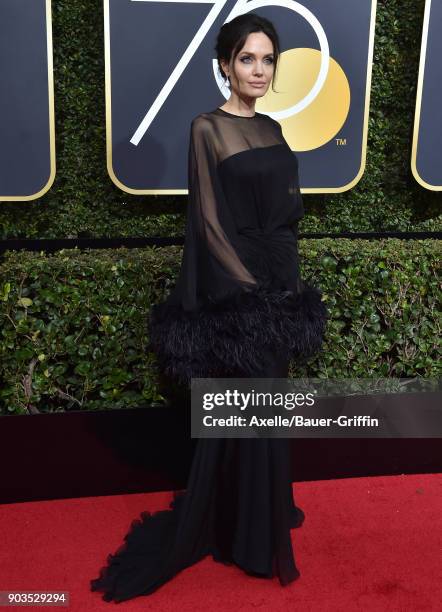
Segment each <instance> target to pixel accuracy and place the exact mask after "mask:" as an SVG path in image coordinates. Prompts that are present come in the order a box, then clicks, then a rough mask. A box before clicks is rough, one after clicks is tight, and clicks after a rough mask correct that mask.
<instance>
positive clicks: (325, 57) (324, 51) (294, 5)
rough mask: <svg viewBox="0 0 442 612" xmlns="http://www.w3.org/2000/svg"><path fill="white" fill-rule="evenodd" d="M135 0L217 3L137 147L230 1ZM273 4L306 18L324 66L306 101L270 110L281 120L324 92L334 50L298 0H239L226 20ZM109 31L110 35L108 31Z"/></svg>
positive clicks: (139, 131)
mask: <svg viewBox="0 0 442 612" xmlns="http://www.w3.org/2000/svg"><path fill="white" fill-rule="evenodd" d="M131 1H132V2H156V3H157V2H182V3H186V4H195V3H204V4H212V5H213V6H212V8H211V9H210V11H209V13H208V15H207V17H206V18H205V19H204V21H203V23H202V24H201V26H200V27H199V29H198V31H197V33H196V34H195V36H194V37H193V39H192V40H191V41H190V43H189V46H188V47H187V49H186V50H185V52H184V53H183V55H182V56H181V58H180V60H179V62H178V63H177V65H176V66H175V68H174V69H173V70H172V72H171V74H170V76H169V78H168V79H167V81H166V82H165V83H164V85H163V87H162V89H161V91H160V92H159V93H158V95H157V97H156V98H155V100H154V102H153V104H152V105H151V106H150V108H149V109H148V111H147V112H146V114H145V116H144V118H143V120H142V121H141V123H140V124H139V125H138V127H137V128H136V130H135V132H134V134H133V136H132V138H131V139H130V142H131V143H132V144H133V145H135V146H137V145H138V144H139V142H140V141H141V139H142V138H143V136H144V134H145V133H146V131H147V129H148V128H149V126H150V124H151V123H152V121H153V120H154V119H155V117H156V116H157V114H158V112H159V111H160V109H161V107H162V106H163V104H164V102H165V101H166V100H167V97H168V96H169V94H170V93H171V91H172V90H173V88H174V86H175V84H176V82H177V81H178V79H179V78H180V76H181V75H182V74H183V72H184V70H185V69H186V66H187V65H188V63H189V62H190V60H191V59H192V57H193V56H194V55H195V53H196V51H197V50H198V47H199V46H200V44H201V42H202V41H203V40H204V37H205V36H206V35H207V32H208V31H209V30H210V28H211V27H212V25H213V23H214V22H215V20H216V18H217V17H218V15H219V14H220V12H221V11H222V9H223V8H224V7H225V5H226V3H227V1H228V0H131ZM108 3H109V0H107V2H106V4H105V11H108V10H109V6H108ZM269 6H275V7H281V8H283V9H288V10H289V11H293V12H295V13H297V14H299V15H300V16H301V17H303V18H304V19H305V20H306V21H307V22H308V23H309V24H310V26H311V27H312V28H313V30H314V31H315V34H316V36H317V38H318V42H319V46H320V50H321V65H320V69H319V72H318V76H317V79H316V81H315V83H314V84H313V87H312V88H311V89H310V91H309V92H308V93H307V95H306V96H304V98H302V100H300V101H299V102H297V103H296V104H294V105H292V106H290V107H288V108H285V109H283V110H280V111H274V112H272V113H268V114H269V115H270V116H272V117H273V118H274V119H277V120H278V119H285V118H287V117H291V116H292V115H295V114H296V113H299V112H301V111H302V110H303V109H304V108H306V107H307V106H309V104H311V102H312V101H313V100H314V99H315V98H316V96H317V95H318V94H319V92H320V91H321V89H322V87H323V85H324V83H325V81H326V79H327V74H328V70H329V62H330V51H329V45H328V41H327V36H326V34H325V32H324V29H323V27H322V25H321V24H320V22H319V20H318V19H317V18H316V17H315V15H314V14H313V13H312V12H311V11H310V10H308V9H307V8H306V7H305V6H303V5H302V4H301V3H300V2H297V1H296V0H249V1H248V2H247V0H238V2H236V4H235V5H234V7H233V8H232V10H231V11H230V13H229V14H228V16H227V18H226V19H225V22H228V21H231V20H232V19H233V18H234V17H236V16H237V15H241V14H243V13H248V12H250V11H253V10H256V9H259V8H262V7H269ZM105 16H106V20H105V23H106V24H108V23H109V14H108V13H107V14H105ZM106 34H107V36H108V33H106ZM212 66H213V72H214V76H215V79H216V82H217V84H218V87H219V88H220V91H221V93H222V94H223V95H224V97H225V98H228V97H229V95H230V92H229V89H228V88H227V87H226V86H224V84H223V81H222V79H221V76H220V75H219V74H218V72H217V70H216V69H217V60H216V59H213V60H212Z"/></svg>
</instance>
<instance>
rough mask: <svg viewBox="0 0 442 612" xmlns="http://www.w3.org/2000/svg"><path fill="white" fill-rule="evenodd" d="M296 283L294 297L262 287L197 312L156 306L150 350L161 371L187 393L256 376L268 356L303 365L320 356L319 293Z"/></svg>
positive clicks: (322, 310) (322, 316) (322, 309)
mask: <svg viewBox="0 0 442 612" xmlns="http://www.w3.org/2000/svg"><path fill="white" fill-rule="evenodd" d="M299 282H300V283H302V289H301V290H300V291H298V292H296V291H292V290H277V289H275V288H274V287H266V286H264V285H261V286H260V287H259V288H258V289H256V290H251V291H247V292H244V291H243V292H241V293H237V294H234V295H232V296H229V297H228V298H225V299H222V300H217V301H216V302H213V303H210V302H206V303H205V305H204V306H202V307H201V308H200V309H199V310H198V311H188V312H186V311H185V310H183V308H182V307H181V305H180V304H178V303H174V302H168V301H165V302H162V303H160V304H155V305H154V306H153V308H152V309H151V313H150V320H149V337H150V347H149V348H150V350H152V351H154V352H155V353H156V355H157V357H158V361H159V363H160V367H161V369H162V371H164V372H165V373H166V374H167V375H169V376H171V377H172V378H173V379H175V380H178V381H179V382H180V383H181V384H184V385H187V386H188V387H189V388H190V381H191V378H192V377H198V378H212V377H215V378H224V377H226V376H231V375H233V373H234V372H243V373H244V374H243V375H244V376H250V377H252V376H259V374H256V373H257V372H264V371H265V369H266V365H268V364H266V360H265V355H266V353H267V351H269V350H274V351H275V352H276V353H277V354H279V353H280V352H283V353H284V352H288V355H289V359H296V361H297V363H303V362H305V361H306V360H308V359H309V358H311V357H312V356H313V355H315V354H316V353H317V352H318V351H319V350H320V348H321V346H322V344H323V341H324V335H325V329H326V323H327V320H328V318H329V313H328V310H327V307H326V305H325V303H324V301H322V292H321V291H320V289H318V288H317V287H315V286H313V285H311V284H310V283H308V282H306V281H299Z"/></svg>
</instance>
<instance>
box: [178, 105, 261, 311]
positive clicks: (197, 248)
mask: <svg viewBox="0 0 442 612" xmlns="http://www.w3.org/2000/svg"><path fill="white" fill-rule="evenodd" d="M188 189H189V199H188V209H187V220H186V239H185V245H184V249H183V257H182V262H181V269H180V273H179V277H178V280H177V284H176V288H175V290H174V291H173V292H172V294H171V295H170V297H169V302H170V303H172V302H175V303H180V304H181V306H182V307H183V309H184V310H185V311H196V310H198V308H200V307H201V306H202V305H204V304H206V303H207V302H217V301H219V300H220V299H222V298H225V297H227V296H228V295H232V294H235V293H238V292H241V291H244V290H246V291H247V290H250V289H251V288H254V287H256V286H257V281H256V279H255V278H254V277H253V275H252V274H251V273H250V272H249V270H247V269H246V267H245V266H244V264H243V263H242V261H241V259H240V257H239V255H238V253H237V250H236V249H235V246H234V245H235V240H236V237H237V235H236V228H235V223H234V220H233V219H232V216H231V213H230V211H229V207H228V205H227V203H226V201H225V196H224V193H223V189H222V186H221V184H220V181H219V177H218V175H217V153H216V142H215V139H214V138H213V133H212V127H211V126H210V124H209V123H208V122H207V120H206V119H205V118H204V117H197V118H196V119H194V120H193V121H192V124H191V130H190V138H189V150H188Z"/></svg>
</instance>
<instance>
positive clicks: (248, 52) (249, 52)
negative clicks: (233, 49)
mask: <svg viewBox="0 0 442 612" xmlns="http://www.w3.org/2000/svg"><path fill="white" fill-rule="evenodd" d="M241 53H247V55H253V57H255V54H254V53H252V52H251V51H241ZM268 55H274V53H266V54H265V55H264V57H267V56H268Z"/></svg>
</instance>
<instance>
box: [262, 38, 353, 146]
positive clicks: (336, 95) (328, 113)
mask: <svg viewBox="0 0 442 612" xmlns="http://www.w3.org/2000/svg"><path fill="white" fill-rule="evenodd" d="M320 65H321V52H320V51H317V50H316V49H309V48H298V49H288V50H287V51H283V53H281V55H280V58H279V65H278V75H277V78H275V83H274V87H275V89H276V93H275V92H274V91H273V90H272V88H271V87H269V89H268V91H267V93H266V94H265V96H263V97H262V98H258V99H257V101H256V110H257V111H258V112H263V113H266V112H269V113H271V112H274V111H279V110H283V109H284V108H288V107H289V106H292V105H294V104H296V103H297V102H298V101H299V100H302V98H304V96H306V95H307V94H308V92H309V91H310V90H311V88H312V87H313V85H314V83H315V80H316V78H317V75H318V72H319V68H320ZM349 108H350V86H349V83H348V80H347V77H346V75H345V72H344V71H343V70H342V68H341V67H340V65H339V64H338V63H337V62H336V61H335V60H334V59H333V58H331V57H330V65H329V70H328V74H327V78H326V80H325V83H324V85H323V87H322V89H321V91H320V92H319V94H318V95H317V96H316V98H315V99H314V100H313V101H312V102H311V103H310V105H309V106H307V107H306V108H304V109H303V110H302V111H301V112H299V113H297V114H295V115H292V116H291V117H287V119H281V120H280V124H281V127H282V131H283V134H284V138H285V139H286V140H287V143H288V144H289V146H290V148H291V149H292V150H293V151H311V150H313V149H317V148H318V147H320V146H322V145H323V144H325V143H327V142H329V140H331V139H332V138H333V137H334V136H336V134H337V133H338V132H339V130H340V129H341V127H342V126H343V125H344V123H345V121H346V119H347V116H348V111H349Z"/></svg>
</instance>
